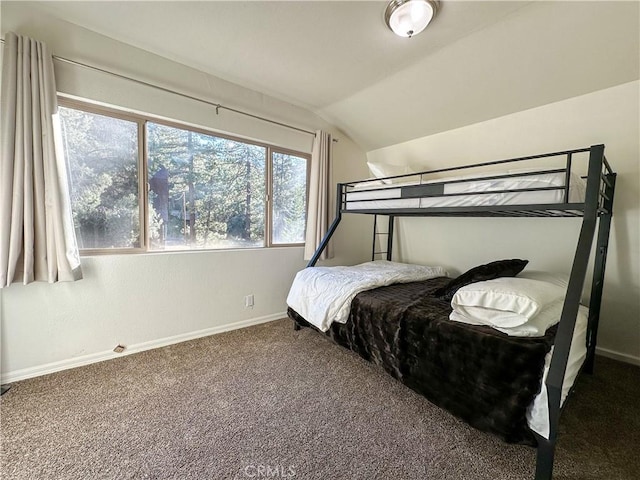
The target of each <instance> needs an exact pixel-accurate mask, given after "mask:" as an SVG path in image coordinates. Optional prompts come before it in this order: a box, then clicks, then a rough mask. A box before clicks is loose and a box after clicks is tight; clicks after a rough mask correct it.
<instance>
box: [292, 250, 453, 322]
mask: <svg viewBox="0 0 640 480" xmlns="http://www.w3.org/2000/svg"><path fill="white" fill-rule="evenodd" d="M446 275H447V272H446V271H445V270H444V269H443V268H442V267H425V266H422V265H409V264H405V263H395V262H389V261H386V260H376V261H374V262H367V263H362V264H360V265H356V266H354V267H311V268H305V269H304V270H302V271H300V272H298V273H297V274H296V277H295V279H294V280H293V285H291V290H290V291H289V296H288V297H287V305H289V307H291V308H293V309H294V310H295V311H296V312H297V313H298V314H300V315H301V316H302V318H304V319H305V320H307V321H308V322H309V323H311V324H312V325H314V326H315V327H317V328H318V329H320V330H321V331H323V332H326V331H327V330H328V329H329V327H330V326H331V323H333V322H338V323H346V321H347V318H349V310H350V309H351V300H353V298H354V297H355V296H356V295H357V294H358V293H360V292H363V291H365V290H371V289H373V288H377V287H383V286H385V285H391V284H393V283H407V282H417V281H420V280H427V279H429V278H435V277H444V276H446Z"/></svg>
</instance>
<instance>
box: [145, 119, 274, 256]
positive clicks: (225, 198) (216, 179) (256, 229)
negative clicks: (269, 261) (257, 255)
mask: <svg viewBox="0 0 640 480" xmlns="http://www.w3.org/2000/svg"><path fill="white" fill-rule="evenodd" d="M147 132H148V133H147V134H148V136H147V145H148V164H149V229H150V231H149V234H150V239H151V242H150V244H151V248H152V249H156V250H158V249H161V250H162V249H184V248H239V247H261V246H264V213H265V158H266V148H265V147H261V146H257V145H250V144H246V143H242V142H238V141H234V140H229V139H226V138H219V137H214V136H211V135H205V134H202V133H197V132H192V131H189V130H183V129H178V128H174V127H168V126H165V125H159V124H155V123H150V122H149V123H147Z"/></svg>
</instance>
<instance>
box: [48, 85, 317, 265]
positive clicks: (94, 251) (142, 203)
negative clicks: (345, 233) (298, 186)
mask: <svg viewBox="0 0 640 480" xmlns="http://www.w3.org/2000/svg"><path fill="white" fill-rule="evenodd" d="M58 105H59V106H60V107H64V108H70V109H74V110H79V111H82V112H86V113H93V114H97V115H103V116H106V117H112V118H116V119H119V120H126V121H129V122H133V123H135V124H136V125H137V129H138V161H137V167H138V211H139V213H138V215H139V225H140V235H139V246H138V247H121V248H84V249H80V255H81V256H94V255H126V254H142V253H145V254H146V253H151V254H157V253H184V252H224V251H242V250H256V249H262V248H288V247H301V246H304V242H298V243H274V242H273V225H272V218H273V181H272V180H273V154H274V153H280V154H285V155H292V156H296V157H299V158H304V159H305V160H306V164H307V172H306V198H305V204H306V205H308V204H309V203H308V202H309V179H310V171H311V168H310V166H311V154H310V153H305V152H300V151H297V150H292V149H288V148H284V147H279V146H276V145H272V144H269V143H266V142H260V141H258V140H253V139H247V138H243V137H237V136H234V135H229V134H226V133H222V132H218V131H216V130H213V129H209V128H206V127H202V126H197V125H192V124H189V123H186V122H180V121H178V120H173V119H166V118H160V117H156V116H154V115H150V114H142V113H134V112H132V111H128V110H121V109H119V108H114V107H111V106H104V105H101V104H95V103H92V102H88V101H84V100H79V99H77V98H75V97H67V96H63V95H61V94H58ZM149 122H150V123H155V124H158V125H163V126H166V127H170V128H176V129H180V130H188V131H191V132H194V133H199V134H202V135H209V136H214V137H217V138H224V139H227V140H231V141H235V142H240V143H245V144H249V145H255V146H258V147H262V148H264V149H265V175H264V182H265V202H264V205H265V206H264V208H265V212H264V222H265V224H264V240H263V244H262V246H259V247H257V246H256V247H246V248H241V247H234V248H172V249H171V250H152V249H151V248H150V246H151V242H150V238H149V236H150V231H149V213H150V212H149V189H150V187H149V171H148V166H149V165H148V156H149V152H148V148H149V145H148V138H147V123H149ZM306 217H307V215H306V213H305V230H306V221H307V218H306Z"/></svg>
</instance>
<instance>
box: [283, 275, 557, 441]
mask: <svg viewBox="0 0 640 480" xmlns="http://www.w3.org/2000/svg"><path fill="white" fill-rule="evenodd" d="M449 280H450V279H447V278H435V279H431V280H426V281H423V282H413V283H406V284H396V285H391V286H388V287H381V288H376V289H374V290H369V291H366V292H362V293H360V294H358V295H357V296H356V297H355V299H354V300H353V302H352V304H351V313H350V316H349V320H348V321H347V323H346V324H344V325H343V324H338V323H333V324H332V325H331V328H330V330H329V331H328V332H327V335H329V336H331V338H333V339H334V340H335V341H336V342H337V343H338V344H340V345H342V346H343V347H346V348H348V349H350V350H353V351H354V352H356V353H358V354H359V355H360V356H361V357H363V358H364V359H366V360H369V361H372V362H375V363H376V364H378V365H380V366H382V367H383V368H384V369H385V370H386V371H387V372H388V373H390V374H391V375H393V376H394V377H395V378H397V379H398V380H400V381H401V382H403V383H404V384H405V385H407V386H408V387H410V388H412V389H413V390H415V391H416V392H418V393H420V394H421V395H424V396H425V397H426V398H427V399H429V400H430V401H431V402H432V403H434V404H436V405H438V406H440V407H442V408H445V409H446V410H448V411H449V412H451V413H452V414H454V415H456V416H457V417H459V418H461V419H463V420H464V421H466V422H467V423H469V424H470V425H472V426H473V427H476V428H478V429H480V430H483V431H487V432H491V433H494V434H496V435H497V436H499V437H500V438H502V439H503V440H504V441H506V442H509V443H521V444H528V445H535V444H536V441H535V438H534V436H533V434H532V432H531V431H530V430H529V428H528V426H527V422H526V418H525V414H526V410H527V407H528V406H529V405H530V404H531V402H532V401H533V398H534V397H535V395H536V394H537V393H538V392H539V391H540V386H541V380H542V372H543V367H544V357H545V355H546V354H547V353H548V352H549V350H550V348H551V345H552V344H553V339H554V336H555V331H556V328H555V327H554V328H552V329H550V330H549V331H548V332H547V334H546V335H545V336H544V337H536V338H522V337H509V336H507V335H506V334H503V333H501V332H498V331H497V330H494V329H492V328H489V327H482V326H473V325H465V324H461V323H458V322H452V321H450V320H449V314H450V313H451V305H450V304H449V303H448V302H445V301H443V300H440V299H438V298H435V297H433V296H432V295H431V294H432V292H434V291H435V290H436V289H438V288H439V287H441V286H442V285H444V284H445V283H446V282H448V281H449ZM288 313H289V316H290V317H291V318H292V319H293V320H295V321H297V322H298V323H299V324H302V325H306V326H309V324H308V323H307V322H306V321H305V320H304V319H303V318H302V317H300V315H298V314H297V313H296V312H295V311H293V310H291V309H289V311H288Z"/></svg>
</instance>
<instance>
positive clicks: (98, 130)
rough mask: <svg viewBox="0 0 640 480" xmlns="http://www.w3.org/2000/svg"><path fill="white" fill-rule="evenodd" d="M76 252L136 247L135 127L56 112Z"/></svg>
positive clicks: (64, 110)
mask: <svg viewBox="0 0 640 480" xmlns="http://www.w3.org/2000/svg"><path fill="white" fill-rule="evenodd" d="M59 112H60V123H61V129H62V136H63V142H64V143H63V145H64V152H65V157H66V161H67V164H68V166H69V172H70V179H69V180H70V187H71V188H70V190H71V208H72V211H73V221H74V224H75V228H76V236H77V238H78V245H79V247H80V249H85V250H86V249H103V248H139V247H140V246H141V235H140V233H141V232H140V226H141V224H142V222H141V221H140V218H141V213H142V212H141V209H140V207H141V205H140V201H139V197H140V195H139V191H140V187H139V185H140V175H139V141H138V138H139V135H140V131H139V130H140V125H139V124H138V123H136V122H134V121H130V120H124V119H121V118H115V117H111V116H106V115H100V114H98V113H93V112H85V111H81V110H74V109H71V108H65V107H60V109H59Z"/></svg>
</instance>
